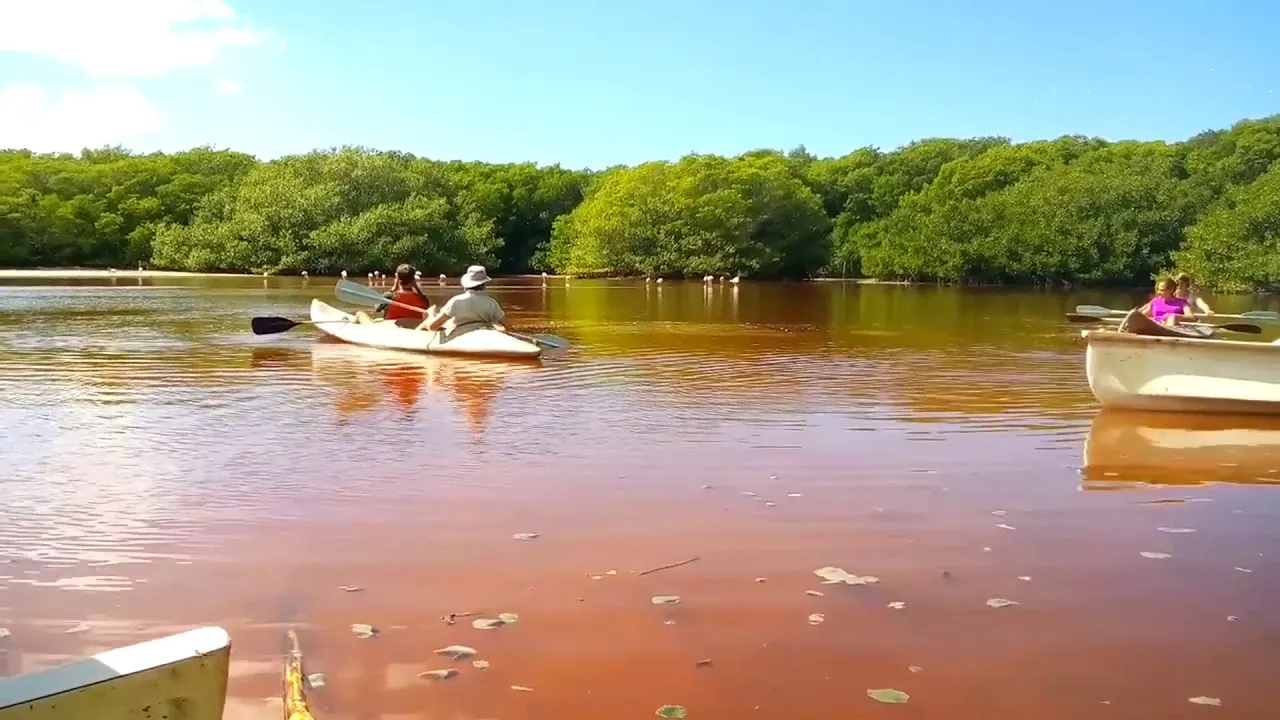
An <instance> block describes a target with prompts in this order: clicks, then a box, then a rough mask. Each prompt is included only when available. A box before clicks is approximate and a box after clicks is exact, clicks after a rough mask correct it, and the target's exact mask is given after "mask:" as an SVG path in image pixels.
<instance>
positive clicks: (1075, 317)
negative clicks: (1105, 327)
mask: <svg viewBox="0 0 1280 720" xmlns="http://www.w3.org/2000/svg"><path fill="white" fill-rule="evenodd" d="M1103 309H1104V310H1105V309H1106V308H1103ZM1126 314H1127V313H1126ZM1121 320H1123V318H1112V317H1097V316H1095V315H1083V314H1077V313H1067V321H1068V322H1073V323H1104V322H1105V323H1112V322H1113V323H1119V322H1121ZM1178 324H1179V325H1190V326H1191V327H1211V328H1217V329H1219V330H1226V331H1227V332H1238V333H1248V334H1250V335H1259V334H1261V333H1262V328H1260V327H1258V326H1257V325H1250V324H1249V323H1223V324H1222V325H1213V324H1211V323H1178Z"/></svg>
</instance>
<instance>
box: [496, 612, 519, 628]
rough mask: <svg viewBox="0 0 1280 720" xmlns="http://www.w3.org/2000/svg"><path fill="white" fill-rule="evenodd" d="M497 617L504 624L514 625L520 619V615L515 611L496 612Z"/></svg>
mask: <svg viewBox="0 0 1280 720" xmlns="http://www.w3.org/2000/svg"><path fill="white" fill-rule="evenodd" d="M498 619H499V620H501V621H502V622H503V624H505V625H515V624H516V622H518V621H519V620H520V616H519V615H517V614H515V613H498Z"/></svg>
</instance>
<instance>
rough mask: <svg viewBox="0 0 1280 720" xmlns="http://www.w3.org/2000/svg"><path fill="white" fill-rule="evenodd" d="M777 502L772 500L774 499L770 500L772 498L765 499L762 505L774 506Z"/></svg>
mask: <svg viewBox="0 0 1280 720" xmlns="http://www.w3.org/2000/svg"><path fill="white" fill-rule="evenodd" d="M777 504H778V503H776V502H774V501H772V500H766V501H765V503H764V506H765V507H774V506H776V505H777Z"/></svg>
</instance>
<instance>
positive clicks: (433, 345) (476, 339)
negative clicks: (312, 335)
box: [311, 299, 542, 358]
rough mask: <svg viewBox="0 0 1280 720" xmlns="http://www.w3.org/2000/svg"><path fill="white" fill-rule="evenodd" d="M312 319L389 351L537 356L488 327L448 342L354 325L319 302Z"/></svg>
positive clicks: (530, 346)
mask: <svg viewBox="0 0 1280 720" xmlns="http://www.w3.org/2000/svg"><path fill="white" fill-rule="evenodd" d="M311 319H312V320H314V321H316V327H317V328H320V330H322V331H323V332H324V333H326V334H328V335H332V336H333V337H336V338H338V339H339V340H343V341H345V342H349V343H354V344H356V345H367V346H369V347H376V348H383V349H387V350H408V351H410V352H424V353H440V354H450V355H476V356H486V357H525V358H527V357H538V356H539V355H541V354H542V349H541V348H539V347H538V346H537V345H536V344H534V343H531V342H525V341H524V340H521V339H520V338H517V337H513V336H511V335H508V334H507V333H504V332H500V331H498V330H494V329H493V328H488V327H478V328H475V329H472V330H464V331H463V332H460V333H457V334H456V335H454V336H452V337H449V338H448V339H446V333H444V332H427V331H424V330H414V329H412V328H404V327H400V326H399V325H396V324H395V323H394V322H391V321H388V320H375V321H374V322H371V323H358V322H355V316H354V315H350V314H348V313H345V312H343V311H341V310H339V309H338V308H335V307H333V306H332V305H329V304H327V303H324V302H322V301H320V300H318V299H313V300H312V301H311Z"/></svg>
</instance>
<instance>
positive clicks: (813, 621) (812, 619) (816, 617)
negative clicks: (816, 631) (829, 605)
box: [809, 613, 827, 625]
mask: <svg viewBox="0 0 1280 720" xmlns="http://www.w3.org/2000/svg"><path fill="white" fill-rule="evenodd" d="M826 621H827V616H826V615H823V614H822V613H814V614H812V615H810V616H809V624H810V625H821V624H822V623H824V622H826Z"/></svg>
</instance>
